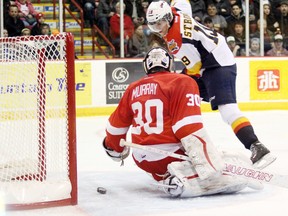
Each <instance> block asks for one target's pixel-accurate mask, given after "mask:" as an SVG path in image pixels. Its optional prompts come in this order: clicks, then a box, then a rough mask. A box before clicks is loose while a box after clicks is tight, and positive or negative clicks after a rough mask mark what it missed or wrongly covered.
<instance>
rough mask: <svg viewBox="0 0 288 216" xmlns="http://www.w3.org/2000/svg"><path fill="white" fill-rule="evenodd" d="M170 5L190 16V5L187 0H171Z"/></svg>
mask: <svg viewBox="0 0 288 216" xmlns="http://www.w3.org/2000/svg"><path fill="white" fill-rule="evenodd" d="M170 6H172V7H175V8H177V9H178V10H180V11H182V12H183V13H186V14H188V15H189V16H191V17H192V7H191V4H190V2H189V0H172V1H171V3H170Z"/></svg>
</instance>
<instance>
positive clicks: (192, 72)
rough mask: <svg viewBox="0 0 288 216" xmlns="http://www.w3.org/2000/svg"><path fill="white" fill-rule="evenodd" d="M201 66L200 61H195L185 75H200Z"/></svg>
mask: <svg viewBox="0 0 288 216" xmlns="http://www.w3.org/2000/svg"><path fill="white" fill-rule="evenodd" d="M201 67H202V63H201V61H199V62H197V63H196V64H194V65H193V67H192V68H189V69H187V75H190V76H199V75H201V73H200V69H201Z"/></svg>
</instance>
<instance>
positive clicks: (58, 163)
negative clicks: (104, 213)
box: [0, 33, 77, 210]
mask: <svg viewBox="0 0 288 216" xmlns="http://www.w3.org/2000/svg"><path fill="white" fill-rule="evenodd" d="M74 58H75V56H74V38H73V35H72V34H70V33H63V34H58V35H55V36H54V35H51V36H46V35H41V36H29V37H6V38H0V137H1V138H0V195H1V194H2V197H3V198H2V199H3V200H4V205H5V206H6V209H8V210H10V209H12V210H13V209H31V208H40V207H51V206H62V205H76V204H77V161H76V111H75V107H76V105H75V75H74ZM0 202H1V197H0ZM0 205H1V203H0Z"/></svg>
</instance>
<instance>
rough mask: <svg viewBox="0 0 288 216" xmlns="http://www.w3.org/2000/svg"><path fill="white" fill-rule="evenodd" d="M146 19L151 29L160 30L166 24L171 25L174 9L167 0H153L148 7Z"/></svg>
mask: <svg viewBox="0 0 288 216" xmlns="http://www.w3.org/2000/svg"><path fill="white" fill-rule="evenodd" d="M146 19H147V24H148V27H149V28H150V29H151V31H153V32H156V33H157V32H160V31H161V30H162V27H163V26H164V25H165V24H167V23H168V25H169V24H170V22H171V21H172V19H173V13H172V9H171V7H170V5H169V4H168V3H167V2H166V1H162V0H160V1H153V2H151V3H150V5H149V7H148V9H147V12H146Z"/></svg>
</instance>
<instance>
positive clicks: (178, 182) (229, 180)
mask: <svg viewBox="0 0 288 216" xmlns="http://www.w3.org/2000/svg"><path fill="white" fill-rule="evenodd" d="M168 172H169V173H170V174H171V176H170V177H169V178H167V179H166V180H164V182H163V184H164V185H169V186H166V187H163V188H164V191H165V192H166V193H168V194H170V195H171V196H174V197H175V196H181V197H198V196H204V195H211V194H219V193H235V192H238V191H240V190H242V189H244V188H245V187H246V186H247V181H246V180H244V179H240V178H238V177H237V176H229V175H220V176H218V177H213V178H209V179H206V180H201V179H200V178H199V176H198V174H197V172H196V170H195V169H194V168H193V166H192V164H191V163H190V162H188V161H181V162H172V163H170V164H169V165H168ZM170 186H173V187H170ZM176 186H177V187H176Z"/></svg>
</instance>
